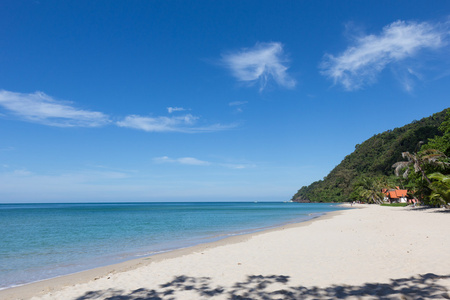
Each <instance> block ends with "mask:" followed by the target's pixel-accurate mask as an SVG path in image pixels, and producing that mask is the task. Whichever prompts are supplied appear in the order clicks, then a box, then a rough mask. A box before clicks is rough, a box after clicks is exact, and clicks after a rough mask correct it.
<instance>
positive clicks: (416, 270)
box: [0, 205, 450, 300]
mask: <svg viewBox="0 0 450 300" xmlns="http://www.w3.org/2000/svg"><path fill="white" fill-rule="evenodd" d="M359 207H362V209H352V210H346V211H341V212H333V213H330V214H328V215H326V216H324V217H320V218H318V219H315V220H312V221H309V222H304V223H300V224H293V225H288V226H284V227H281V228H277V229H273V230H268V231H264V232H260V233H256V234H250V235H245V236H237V237H233V238H228V239H225V240H222V241H218V242H214V243H210V244H205V245H199V246H196V247H192V248H189V249H183V250H178V251H173V252H170V253H166V254H162V255H157V256H152V257H149V258H143V259H138V260H133V261H129V262H126V263H122V264H118V265H113V266H109V267H104V268H99V269H95V270H91V271H87V272H81V273H78V274H74V275H70V276H65V277H61V278H57V279H52V280H47V281H42V282H38V283H34V284H30V285H26V286H22V287H18V288H13V289H8V290H3V291H0V299H30V298H32V299H65V300H66V299H67V300H68V299H77V300H81V299H122V300H123V299H135V300H137V299H330V298H349V299H351V298H353V299H365V298H367V299H379V298H384V299H427V298H433V299H449V298H450V234H449V231H450V212H444V211H442V210H436V209H420V208H419V209H410V208H396V207H395V208H394V207H380V206H363V205H361V206H359Z"/></svg>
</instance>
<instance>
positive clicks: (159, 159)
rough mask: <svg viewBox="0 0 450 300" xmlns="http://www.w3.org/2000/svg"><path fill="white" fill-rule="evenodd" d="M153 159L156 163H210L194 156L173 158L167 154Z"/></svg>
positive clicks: (197, 164)
mask: <svg viewBox="0 0 450 300" xmlns="http://www.w3.org/2000/svg"><path fill="white" fill-rule="evenodd" d="M153 161H154V162H156V163H179V164H182V165H194V166H208V165H210V164H211V163H210V162H207V161H204V160H199V159H197V158H194V157H181V158H175V159H173V158H170V157H168V156H162V157H156V158H154V159H153Z"/></svg>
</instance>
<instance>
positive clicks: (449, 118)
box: [422, 109, 450, 156]
mask: <svg viewBox="0 0 450 300" xmlns="http://www.w3.org/2000/svg"><path fill="white" fill-rule="evenodd" d="M439 130H440V131H441V132H443V135H442V136H435V137H434V138H432V139H430V140H428V143H427V144H426V145H424V146H423V147H422V149H437V150H439V151H441V152H443V153H444V154H445V155H447V156H450V109H449V110H447V115H446V117H445V120H444V121H443V122H442V123H441V125H440V126H439Z"/></svg>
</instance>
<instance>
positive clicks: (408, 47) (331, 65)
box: [320, 21, 449, 90]
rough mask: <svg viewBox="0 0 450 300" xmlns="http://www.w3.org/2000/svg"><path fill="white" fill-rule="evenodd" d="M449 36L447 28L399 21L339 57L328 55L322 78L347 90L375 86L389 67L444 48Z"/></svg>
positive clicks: (406, 84) (356, 40)
mask: <svg viewBox="0 0 450 300" xmlns="http://www.w3.org/2000/svg"><path fill="white" fill-rule="evenodd" d="M448 34H449V30H448V26H447V25H442V24H431V23H427V22H422V23H416V22H405V21H397V22H394V23H392V24H390V25H388V26H386V27H384V28H383V30H382V32H381V33H380V34H379V35H373V34H371V35H366V36H361V37H358V38H356V39H355V42H354V46H351V47H349V48H347V50H345V51H344V52H343V53H342V54H340V55H337V56H334V55H331V54H328V55H326V56H325V59H324V61H323V62H322V64H321V66H320V67H321V69H322V74H323V75H326V76H328V77H329V78H331V79H333V81H334V83H335V84H336V83H340V84H342V85H343V86H344V88H345V89H346V90H356V89H359V88H361V87H363V86H364V85H366V84H370V83H372V82H374V81H375V78H376V76H377V75H378V74H379V73H380V72H381V71H382V70H383V69H384V68H385V67H386V66H387V65H388V64H393V63H399V62H402V61H405V60H406V59H408V58H417V56H418V54H419V53H420V52H421V51H422V50H436V49H439V48H442V47H444V46H445V45H447V43H446V37H447V36H448ZM404 84H405V88H406V89H410V88H411V86H410V85H411V82H410V81H404Z"/></svg>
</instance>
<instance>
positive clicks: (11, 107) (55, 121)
mask: <svg viewBox="0 0 450 300" xmlns="http://www.w3.org/2000/svg"><path fill="white" fill-rule="evenodd" d="M0 106H3V107H4V108H5V109H6V110H8V111H10V112H11V113H12V114H14V115H16V116H18V117H20V118H23V119H25V120H27V121H30V122H34V123H39V124H44V125H49V126H57V127H98V126H103V125H106V124H108V123H109V122H110V121H109V117H108V116H107V115H105V114H103V113H101V112H95V111H87V110H81V109H77V108H75V107H73V106H72V105H71V103H70V102H65V101H64V102H63V101H57V100H54V99H53V98H52V97H50V96H48V95H46V94H45V93H42V92H35V93H32V94H23V93H14V92H9V91H5V90H1V91H0Z"/></svg>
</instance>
